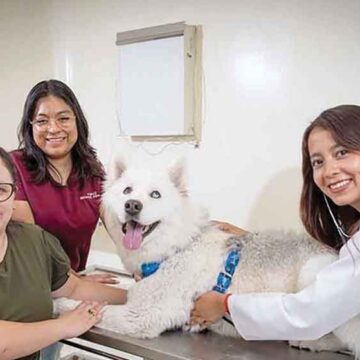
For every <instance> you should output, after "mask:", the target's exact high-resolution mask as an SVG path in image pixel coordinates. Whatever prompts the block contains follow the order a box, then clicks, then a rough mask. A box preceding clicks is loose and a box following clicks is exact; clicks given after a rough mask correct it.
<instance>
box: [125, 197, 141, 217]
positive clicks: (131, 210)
mask: <svg viewBox="0 0 360 360" xmlns="http://www.w3.org/2000/svg"><path fill="white" fill-rule="evenodd" d="M142 208H143V204H142V203H141V202H140V201H139V200H128V201H127V202H126V203H125V212H126V213H128V214H129V215H137V214H139V212H140V211H141V210H142Z"/></svg>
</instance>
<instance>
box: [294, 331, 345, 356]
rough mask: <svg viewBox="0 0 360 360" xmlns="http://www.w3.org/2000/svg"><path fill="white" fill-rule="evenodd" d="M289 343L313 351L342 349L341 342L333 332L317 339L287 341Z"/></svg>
mask: <svg viewBox="0 0 360 360" xmlns="http://www.w3.org/2000/svg"><path fill="white" fill-rule="evenodd" d="M289 345H290V346H292V347H296V348H299V349H306V350H310V351H315V352H319V351H339V350H343V349H344V345H343V343H342V342H341V341H340V340H339V339H338V338H337V337H336V336H335V335H334V334H327V335H325V336H323V337H322V338H320V339H318V340H312V341H289Z"/></svg>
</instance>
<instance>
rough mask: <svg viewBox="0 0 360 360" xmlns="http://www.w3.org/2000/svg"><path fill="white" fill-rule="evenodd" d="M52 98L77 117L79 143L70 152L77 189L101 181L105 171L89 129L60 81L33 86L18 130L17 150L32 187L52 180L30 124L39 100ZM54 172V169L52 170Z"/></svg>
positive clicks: (46, 161)
mask: <svg viewBox="0 0 360 360" xmlns="http://www.w3.org/2000/svg"><path fill="white" fill-rule="evenodd" d="M49 95H52V96H55V97H58V98H60V99H62V100H63V101H65V103H66V104H67V105H68V106H70V108H71V109H72V111H73V112H74V114H75V117H76V126H77V131H78V139H77V141H76V143H75V144H74V146H73V148H72V149H71V156H72V161H73V168H74V170H75V175H76V177H77V178H78V179H79V182H80V186H81V187H82V186H83V185H84V182H85V180H86V179H89V178H91V177H99V178H104V170H103V167H102V165H101V163H100V162H99V161H98V159H97V156H96V151H95V149H94V148H93V147H92V146H91V145H90V144H89V126H88V123H87V121H86V118H85V116H84V113H83V112H82V110H81V107H80V104H79V102H78V101H77V99H76V96H75V94H74V93H73V92H72V90H71V89H70V88H69V87H68V86H67V85H66V84H64V83H63V82H61V81H59V80H45V81H41V82H39V83H38V84H36V85H35V86H34V87H33V88H32V89H31V90H30V92H29V94H28V96H27V98H26V101H25V105H24V111H23V115H22V119H21V122H20V125H19V129H18V139H19V148H23V160H24V163H25V166H26V168H27V169H28V170H29V171H30V173H31V174H32V177H33V181H34V182H35V183H41V182H44V181H46V180H52V177H51V175H50V173H49V170H48V168H49V166H51V165H50V163H49V161H48V159H47V157H46V156H45V154H44V153H43V151H42V150H41V149H40V148H39V147H38V146H37V145H36V143H35V141H34V137H33V129H32V125H31V121H32V120H33V116H34V112H35V109H36V106H37V103H38V101H39V99H41V98H44V97H46V96H49ZM55 170H56V169H55Z"/></svg>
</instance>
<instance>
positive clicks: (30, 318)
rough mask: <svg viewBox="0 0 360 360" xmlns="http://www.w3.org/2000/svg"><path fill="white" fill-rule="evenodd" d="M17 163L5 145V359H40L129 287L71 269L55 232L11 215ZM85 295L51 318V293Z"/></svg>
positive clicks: (0, 200) (0, 313)
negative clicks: (46, 349) (90, 278)
mask: <svg viewBox="0 0 360 360" xmlns="http://www.w3.org/2000/svg"><path fill="white" fill-rule="evenodd" d="M15 189H16V182H15V169H14V166H13V164H12V161H11V159H10V157H9V155H8V154H7V152H6V151H5V150H4V149H2V148H1V147H0V359H13V358H21V357H26V358H27V359H37V358H38V357H39V350H40V349H42V348H44V347H46V346H48V345H50V344H52V343H54V342H57V341H59V340H61V339H64V338H72V337H75V336H78V335H80V334H82V333H84V332H85V331H87V330H89V329H90V328H91V327H92V326H93V325H95V324H96V323H97V322H98V321H99V320H100V319H101V316H102V312H101V310H102V308H103V306H104V302H107V303H110V304H124V303H125V302H126V294H127V293H126V290H123V289H118V288H113V287H110V286H106V285H103V284H100V283H97V282H92V281H86V280H82V279H81V278H78V277H76V276H74V275H73V274H71V273H70V264H69V259H68V257H67V256H66V254H65V253H64V251H63V250H62V247H61V245H60V244H59V242H58V241H57V239H56V238H54V237H53V236H52V235H51V234H49V233H47V232H46V231H44V230H42V229H41V228H40V227H38V226H36V225H30V224H24V223H19V222H13V221H10V218H11V215H12V211H13V206H14V192H15ZM63 296H65V297H68V298H72V299H77V300H87V301H83V302H82V303H81V304H80V305H79V306H78V307H77V308H76V309H75V310H73V311H69V312H67V313H65V314H63V315H61V316H60V317H58V318H56V319H53V318H52V311H53V305H52V299H53V298H57V297H63Z"/></svg>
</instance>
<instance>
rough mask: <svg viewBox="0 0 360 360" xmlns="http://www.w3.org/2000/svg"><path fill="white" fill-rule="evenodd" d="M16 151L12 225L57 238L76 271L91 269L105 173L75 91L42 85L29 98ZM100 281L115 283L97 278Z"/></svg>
mask: <svg viewBox="0 0 360 360" xmlns="http://www.w3.org/2000/svg"><path fill="white" fill-rule="evenodd" d="M18 138H19V142H20V146H19V148H20V150H17V151H14V152H12V154H11V155H12V159H13V161H14V163H15V165H16V168H17V171H18V191H17V192H16V201H15V209H14V213H13V220H18V221H23V222H28V223H35V224H37V225H39V226H41V227H42V228H43V229H45V230H47V231H48V232H50V233H51V234H53V235H55V236H56V237H57V238H58V239H59V240H60V242H61V245H62V247H63V248H64V250H65V252H66V253H67V255H68V256H69V258H70V261H71V268H72V269H73V270H74V271H75V272H77V271H81V270H83V269H84V268H85V266H86V261H87V258H88V254H89V249H90V241H91V237H92V235H93V233H94V231H95V228H96V225H97V222H98V220H99V216H100V196H101V187H102V181H103V179H104V170H103V167H102V165H101V163H100V162H99V160H98V159H97V157H96V152H95V150H94V148H93V147H92V146H91V145H90V144H89V128H88V124H87V121H86V119H85V116H84V114H83V112H82V110H81V107H80V105H79V103H78V101H77V99H76V97H75V95H74V93H73V92H72V90H71V89H70V88H69V87H68V86H67V85H65V84H64V83H62V82H61V81H58V80H48V81H41V82H40V83H38V84H36V85H35V86H34V87H33V88H32V89H31V91H30V93H29V95H28V96H27V99H26V102H25V106H24V111H23V116H22V120H21V123H20V127H19V132H18ZM96 280H97V281H102V282H112V280H111V278H107V277H106V276H104V277H100V278H99V277H98V278H96Z"/></svg>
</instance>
